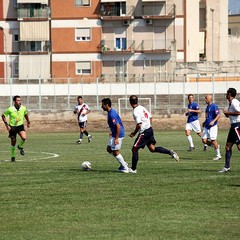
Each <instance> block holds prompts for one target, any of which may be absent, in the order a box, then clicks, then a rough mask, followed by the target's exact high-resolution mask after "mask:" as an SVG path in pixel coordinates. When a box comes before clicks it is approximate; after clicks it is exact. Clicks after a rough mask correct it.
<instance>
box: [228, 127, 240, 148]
mask: <svg viewBox="0 0 240 240" xmlns="http://www.w3.org/2000/svg"><path fill="white" fill-rule="evenodd" d="M227 142H229V143H235V144H237V145H238V144H240V123H233V124H231V127H230V130H229V133H228V137H227Z"/></svg>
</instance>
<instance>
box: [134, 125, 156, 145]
mask: <svg viewBox="0 0 240 240" xmlns="http://www.w3.org/2000/svg"><path fill="white" fill-rule="evenodd" d="M151 144H153V145H155V144H156V140H155V138H154V133H153V129H152V128H151V127H150V128H148V129H146V130H145V131H144V132H142V133H139V135H138V136H137V138H136V139H135V142H134V145H133V147H135V148H144V147H145V146H146V145H147V146H150V145H151Z"/></svg>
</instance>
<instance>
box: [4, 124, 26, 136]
mask: <svg viewBox="0 0 240 240" xmlns="http://www.w3.org/2000/svg"><path fill="white" fill-rule="evenodd" d="M10 127H11V129H10V131H9V136H8V137H9V138H11V139H14V138H16V137H17V134H18V133H20V132H22V131H25V129H24V125H23V124H22V125H19V126H10Z"/></svg>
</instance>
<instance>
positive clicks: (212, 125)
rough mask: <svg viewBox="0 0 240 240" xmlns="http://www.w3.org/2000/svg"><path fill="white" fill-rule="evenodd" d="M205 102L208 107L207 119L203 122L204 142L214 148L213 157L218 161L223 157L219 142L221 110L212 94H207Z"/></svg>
mask: <svg viewBox="0 0 240 240" xmlns="http://www.w3.org/2000/svg"><path fill="white" fill-rule="evenodd" d="M205 102H206V103H207V107H206V111H205V116H206V120H205V121H204V122H203V127H204V129H203V133H202V142H203V143H204V144H207V145H208V146H212V147H213V148H214V150H215V153H216V156H215V157H214V158H213V160H215V161H216V160H219V159H221V158H222V156H221V153H220V146H219V145H218V142H217V135H218V120H219V118H220V111H219V108H218V106H217V105H216V104H215V103H213V100H212V95H210V94H207V95H206V96H205Z"/></svg>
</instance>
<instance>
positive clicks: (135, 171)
mask: <svg viewBox="0 0 240 240" xmlns="http://www.w3.org/2000/svg"><path fill="white" fill-rule="evenodd" d="M128 172H129V173H137V169H135V170H132V169H131V168H128Z"/></svg>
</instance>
